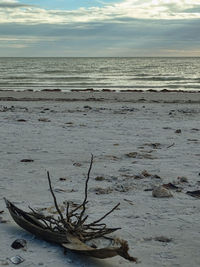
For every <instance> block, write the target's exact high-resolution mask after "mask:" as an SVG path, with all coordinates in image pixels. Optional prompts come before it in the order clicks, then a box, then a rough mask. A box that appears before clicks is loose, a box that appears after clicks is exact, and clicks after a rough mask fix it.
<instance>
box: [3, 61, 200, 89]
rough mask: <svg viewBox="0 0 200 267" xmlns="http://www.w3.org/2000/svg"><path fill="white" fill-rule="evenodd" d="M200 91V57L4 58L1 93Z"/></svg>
mask: <svg viewBox="0 0 200 267" xmlns="http://www.w3.org/2000/svg"><path fill="white" fill-rule="evenodd" d="M91 88H93V89H94V90H102V89H111V90H116V91H118V90H149V89H153V90H158V91H159V90H163V89H168V90H186V91H200V58H55V57H54V58H0V90H30V89H31V90H44V89H49V90H53V89H61V90H62V91H70V90H72V89H73V90H77V89H79V90H84V89H91Z"/></svg>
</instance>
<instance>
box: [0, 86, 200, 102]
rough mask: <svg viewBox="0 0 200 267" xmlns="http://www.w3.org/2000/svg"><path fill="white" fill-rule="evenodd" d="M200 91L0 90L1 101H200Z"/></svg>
mask: <svg viewBox="0 0 200 267" xmlns="http://www.w3.org/2000/svg"><path fill="white" fill-rule="evenodd" d="M199 93H200V92H199V91H197V92H194V91H192V92H189V91H167V90H163V91H152V90H151V91H150V90H149V91H137V90H134V91H119V92H116V91H108V90H104V91H103V90H102V91H95V90H93V89H87V90H81V91H80V90H77V91H73V90H72V91H69V92H63V91H60V90H53V91H50V90H43V91H28V90H27V91H12V90H5V91H3V90H2V91H0V101H111V102H132V103H140V102H147V103H156V102H158V103H200V94H199Z"/></svg>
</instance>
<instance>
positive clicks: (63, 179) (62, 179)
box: [59, 177, 67, 182]
mask: <svg viewBox="0 0 200 267" xmlns="http://www.w3.org/2000/svg"><path fill="white" fill-rule="evenodd" d="M66 180H67V178H65V177H61V178H59V181H62V182H63V181H66Z"/></svg>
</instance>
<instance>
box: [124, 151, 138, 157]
mask: <svg viewBox="0 0 200 267" xmlns="http://www.w3.org/2000/svg"><path fill="white" fill-rule="evenodd" d="M126 156H127V157H128V158H136V157H137V156H138V153H137V152H130V153H127V154H126Z"/></svg>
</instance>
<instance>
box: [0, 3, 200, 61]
mask: <svg viewBox="0 0 200 267" xmlns="http://www.w3.org/2000/svg"><path fill="white" fill-rule="evenodd" d="M2 56H7V57H16V56H19V57H22V56H25V57H27V56H33V57H40V56H44V57H51V56H53V57H56V56H58V57H104V56H105V57H107V56H109V57H116V56H122V57H137V56H140V57H141V56H149V57H151V56H153V57H154V56H167V57H168V56H169V57H170V56H173V57H174V56H177V57H178V56H194V57H197V56H200V0H143V1H140V0H102V1H101V0H54V1H53V0H40V1H39V0H0V57H2Z"/></svg>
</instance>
